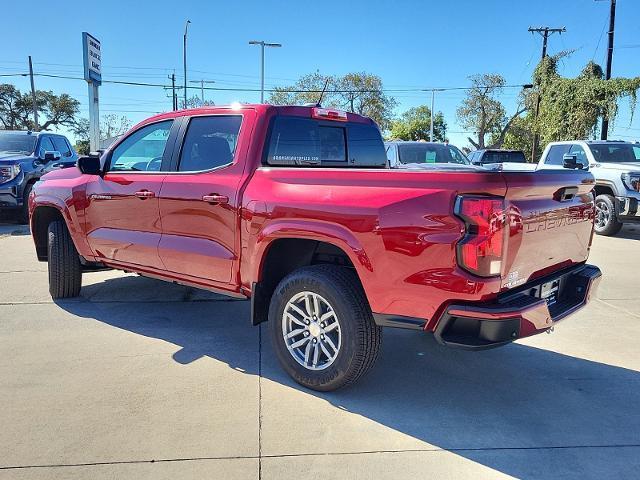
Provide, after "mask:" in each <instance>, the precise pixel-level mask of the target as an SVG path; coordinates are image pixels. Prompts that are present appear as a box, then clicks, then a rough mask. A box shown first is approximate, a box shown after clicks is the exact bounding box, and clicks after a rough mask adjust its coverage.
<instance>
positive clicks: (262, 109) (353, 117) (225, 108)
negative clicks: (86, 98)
mask: <svg viewBox="0 0 640 480" xmlns="http://www.w3.org/2000/svg"><path fill="white" fill-rule="evenodd" d="M314 108H323V107H314V106H307V105H270V104H268V103H235V102H234V103H232V104H229V105H211V106H206V107H197V108H187V109H183V110H175V111H171V112H165V113H160V114H158V115H154V116H153V117H149V118H147V119H145V120H143V121H142V122H140V123H139V124H138V125H136V126H135V127H134V128H137V127H138V126H140V125H144V124H147V123H152V122H154V121H158V120H163V119H170V118H176V117H180V116H183V115H207V114H209V115H212V114H220V113H233V112H236V113H240V112H242V111H244V110H255V111H256V112H257V113H258V114H259V115H260V114H262V115H266V114H268V113H269V112H270V111H272V112H273V114H275V115H290V116H296V117H309V118H312V112H313V109H314ZM328 110H336V109H333V108H331V109H328ZM344 113H346V116H347V121H349V122H354V123H369V124H371V123H375V122H374V121H373V120H371V119H370V118H369V117H364V116H362V115H358V114H357V113H351V112H344Z"/></svg>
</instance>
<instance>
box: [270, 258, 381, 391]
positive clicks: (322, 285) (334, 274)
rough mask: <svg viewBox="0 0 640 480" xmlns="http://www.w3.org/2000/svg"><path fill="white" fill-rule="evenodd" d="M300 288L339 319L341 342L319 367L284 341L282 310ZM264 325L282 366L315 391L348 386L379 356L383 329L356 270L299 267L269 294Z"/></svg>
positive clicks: (336, 267)
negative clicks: (296, 355) (313, 366)
mask: <svg viewBox="0 0 640 480" xmlns="http://www.w3.org/2000/svg"><path fill="white" fill-rule="evenodd" d="M301 292H311V293H314V294H316V295H320V296H321V297H322V298H323V299H326V301H327V302H328V304H329V305H330V306H331V308H332V309H333V311H334V312H335V314H336V319H337V320H339V322H338V323H339V331H340V335H341V337H340V338H341V345H340V346H339V349H338V352H337V354H335V359H334V360H333V363H329V365H328V366H327V367H326V368H324V369H322V370H313V369H310V368H307V367H305V366H303V365H302V364H300V363H299V361H297V360H296V359H295V358H294V356H293V354H292V353H290V351H289V349H288V347H287V345H286V343H285V339H284V335H283V314H284V311H285V308H286V307H287V304H288V302H289V301H290V300H292V299H293V298H294V297H295V296H296V295H297V294H300V293H301ZM318 322H319V321H318ZM269 329H270V331H271V341H272V343H273V346H274V349H275V351H276V355H277V357H278V360H279V361H280V364H281V365H282V367H283V368H284V370H285V371H286V372H287V373H288V374H289V375H290V376H291V377H292V378H293V379H294V380H295V381H296V382H298V383H299V384H300V385H303V386H305V387H307V388H310V389H313V390H319V391H330V390H336V389H338V388H341V387H344V386H346V385H349V384H352V383H354V382H355V381H357V380H358V379H359V378H360V377H361V376H362V375H364V374H365V373H366V372H367V371H369V370H370V369H371V367H372V366H373V364H374V363H375V361H376V359H377V357H378V352H379V350H380V341H381V336H382V329H381V328H380V327H379V326H378V325H376V324H375V322H374V321H373V316H372V314H371V309H370V308H369V303H368V302H367V299H366V297H365V294H364V291H363V289H362V286H361V285H360V281H359V280H358V277H357V275H356V274H355V272H354V271H353V270H352V269H350V268H346V267H339V266H334V265H314V266H310V267H304V268H301V269H299V270H296V271H294V272H293V273H291V274H289V275H288V276H286V277H285V278H284V279H283V280H282V281H281V282H280V283H279V284H278V286H277V287H276V289H275V292H274V293H273V296H272V297H271V304H270V306H269ZM336 330H337V329H336ZM316 334H317V332H316ZM305 335H309V333H308V332H307V333H305ZM327 336H329V334H327ZM322 338H325V337H324V336H323V337H322ZM310 340H311V337H310ZM310 340H309V341H310ZM313 340H314V343H315V341H317V342H320V339H319V338H314V339H313ZM325 345H326V343H325ZM321 355H322V354H321ZM327 359H328V357H326V358H325V360H327Z"/></svg>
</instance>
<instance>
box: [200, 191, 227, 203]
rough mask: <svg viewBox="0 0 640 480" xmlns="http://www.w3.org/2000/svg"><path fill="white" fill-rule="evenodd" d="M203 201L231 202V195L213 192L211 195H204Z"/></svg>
mask: <svg viewBox="0 0 640 480" xmlns="http://www.w3.org/2000/svg"><path fill="white" fill-rule="evenodd" d="M202 201H203V202H207V203H214V204H220V203H229V197H227V196H226V195H218V194H217V193H212V194H211V195H203V196H202Z"/></svg>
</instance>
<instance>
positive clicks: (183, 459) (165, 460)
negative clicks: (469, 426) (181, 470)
mask: <svg viewBox="0 0 640 480" xmlns="http://www.w3.org/2000/svg"><path fill="white" fill-rule="evenodd" d="M597 448H640V443H621V444H599V445H595V444H594V445H541V446H529V447H459V448H455V447H454V448H441V447H428V448H408V449H396V450H361V451H353V452H309V453H304V452H303V453H285V454H266V455H263V454H262V452H261V450H259V451H258V455H257V456H256V455H220V456H206V457H178V458H158V459H154V458H152V459H146V460H135V459H134V460H113V461H96V462H78V463H48V464H47V463H44V464H32V465H5V466H0V470H26V469H36V468H70V467H95V466H102V465H135V464H141V463H171V462H197V461H207V460H258V465H260V463H261V460H262V459H264V458H269V459H276V458H292V457H332V456H336V457H338V456H350V455H377V454H402V453H442V452H453V453H456V452H501V451H504V452H509V451H537V450H572V449H573V450H580V449H597Z"/></svg>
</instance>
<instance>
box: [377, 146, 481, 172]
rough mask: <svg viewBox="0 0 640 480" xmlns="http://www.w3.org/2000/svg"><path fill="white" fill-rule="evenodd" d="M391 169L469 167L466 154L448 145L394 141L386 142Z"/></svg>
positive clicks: (388, 163)
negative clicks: (446, 166)
mask: <svg viewBox="0 0 640 480" xmlns="http://www.w3.org/2000/svg"><path fill="white" fill-rule="evenodd" d="M384 148H385V149H386V152H387V166H388V167H389V168H407V167H420V166H429V165H433V164H439V166H441V165H442V164H445V163H451V164H454V165H469V164H470V163H471V162H469V159H468V158H467V157H465V155H464V153H462V152H461V151H460V150H458V149H457V148H456V147H454V146H453V145H449V144H448V143H436V142H420V141H418V142H414V141H402V140H394V141H389V142H384Z"/></svg>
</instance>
